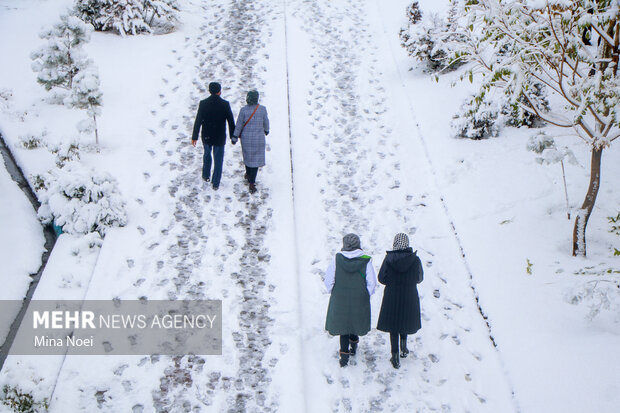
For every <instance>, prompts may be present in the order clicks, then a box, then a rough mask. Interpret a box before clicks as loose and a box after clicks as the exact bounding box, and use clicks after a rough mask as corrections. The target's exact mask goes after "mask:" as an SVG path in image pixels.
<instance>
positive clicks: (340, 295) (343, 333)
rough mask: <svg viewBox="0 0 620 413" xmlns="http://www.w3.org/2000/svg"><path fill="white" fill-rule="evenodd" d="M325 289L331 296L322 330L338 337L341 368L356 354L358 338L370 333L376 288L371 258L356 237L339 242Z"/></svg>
mask: <svg viewBox="0 0 620 413" xmlns="http://www.w3.org/2000/svg"><path fill="white" fill-rule="evenodd" d="M325 286H326V287H327V291H328V292H329V293H331V297H330V298H329V307H328V308H327V319H326V320H325V329H326V330H327V331H328V332H329V334H331V335H333V336H340V367H344V366H346V365H347V364H348V363H349V356H351V355H355V353H356V352H357V344H358V343H359V336H363V335H366V333H368V332H369V331H370V296H371V295H372V293H374V292H375V287H376V286H377V276H376V274H375V270H374V268H373V266H372V258H370V257H369V256H368V255H364V252H363V251H362V247H361V246H360V238H359V237H358V236H357V235H355V234H347V235H345V236H344V238H343V239H342V251H341V252H339V253H338V254H336V257H335V258H334V260H333V261H332V262H331V264H330V265H329V267H328V268H327V272H326V273H325Z"/></svg>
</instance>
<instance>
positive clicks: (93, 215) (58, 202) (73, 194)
mask: <svg viewBox="0 0 620 413" xmlns="http://www.w3.org/2000/svg"><path fill="white" fill-rule="evenodd" d="M40 179H41V182H40V183H39V185H37V187H38V188H39V191H38V195H39V199H40V201H41V207H40V208H39V212H38V214H39V218H40V219H41V221H42V222H43V223H50V222H51V221H52V220H53V221H54V222H55V224H56V225H58V226H60V227H61V228H62V230H63V231H64V232H67V233H70V234H88V233H91V232H98V233H99V234H100V235H101V236H104V235H105V233H106V232H107V231H108V230H109V229H110V228H113V227H122V226H125V225H126V224H127V214H126V212H125V202H124V201H123V199H122V197H121V195H120V193H119V191H118V186H117V183H116V181H115V180H114V178H112V177H111V176H110V175H109V174H106V173H102V172H98V171H95V170H92V169H86V168H84V166H82V165H81V164H79V163H77V162H70V163H68V164H67V165H66V166H65V167H64V168H62V169H55V170H54V171H52V172H50V173H48V174H46V175H44V176H42V177H40Z"/></svg>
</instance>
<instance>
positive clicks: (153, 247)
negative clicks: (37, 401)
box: [50, 0, 518, 413]
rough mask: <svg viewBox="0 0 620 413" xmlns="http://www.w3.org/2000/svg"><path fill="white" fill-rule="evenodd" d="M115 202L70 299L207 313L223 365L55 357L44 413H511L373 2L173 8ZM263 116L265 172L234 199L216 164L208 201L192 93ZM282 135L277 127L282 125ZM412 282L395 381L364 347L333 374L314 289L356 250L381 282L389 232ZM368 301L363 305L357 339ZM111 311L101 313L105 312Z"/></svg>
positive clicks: (221, 0) (197, 360)
mask: <svg viewBox="0 0 620 413" xmlns="http://www.w3.org/2000/svg"><path fill="white" fill-rule="evenodd" d="M187 7H188V8H190V10H189V13H187V15H188V17H189V16H190V15H191V16H193V17H192V19H191V20H190V21H188V22H186V23H185V27H184V30H185V33H186V37H185V38H184V39H182V40H183V41H182V42H181V43H180V44H178V46H177V47H176V48H175V50H174V51H173V53H172V55H171V56H170V62H169V63H168V65H167V72H166V73H165V74H163V75H162V76H163V77H162V82H161V88H160V91H159V100H158V101H156V102H154V103H153V105H152V107H151V108H150V109H149V111H150V117H151V119H150V123H151V124H152V128H151V129H150V130H149V131H145V135H147V136H148V137H149V144H148V145H147V148H146V151H145V152H144V156H143V158H141V159H137V160H136V161H135V168H136V175H137V176H139V181H140V183H141V185H140V189H138V190H136V193H135V194H133V195H134V199H132V200H131V202H130V206H129V208H130V211H131V213H130V215H131V217H130V218H133V219H130V221H131V223H130V225H129V227H127V228H125V229H121V230H118V231H115V232H112V233H111V234H110V235H108V237H107V238H106V241H105V244H104V247H103V248H102V251H101V254H100V257H99V259H98V264H97V268H96V270H95V274H94V275H93V277H92V282H91V284H90V285H89V286H88V288H87V291H86V293H85V298H86V299H110V298H115V297H118V298H121V299H138V298H140V299H150V300H153V299H182V298H205V299H222V300H223V314H224V320H223V326H224V331H223V343H224V345H223V355H222V356H221V357H218V356H208V357H201V356H185V357H174V358H173V357H156V356H151V357H103V356H102V357H100V358H99V357H88V358H85V357H76V356H71V355H69V356H67V357H66V359H65V360H64V361H63V363H62V367H61V369H60V371H59V373H58V381H57V384H56V386H55V387H54V388H53V396H52V398H51V408H50V410H51V411H52V412H67V411H98V410H99V409H100V410H102V411H110V412H117V411H118V412H120V411H123V412H125V411H131V412H134V413H140V412H182V411H188V412H190V411H197V412H198V411H230V412H245V411H248V412H254V411H260V412H270V411H282V412H289V411H307V412H327V411H333V412H345V411H351V412H362V411H374V412H382V411H400V412H411V411H443V412H449V411H452V412H461V411H472V412H486V411H488V412H510V411H516V410H518V409H517V407H516V402H515V401H514V400H513V398H512V395H511V386H510V380H509V378H508V377H507V376H506V374H505V372H504V369H503V367H502V363H501V361H500V359H499V356H498V353H497V351H496V350H495V349H494V348H493V345H492V342H491V340H490V339H489V331H488V328H487V326H486V324H485V322H484V320H483V318H482V316H481V314H480V312H479V310H478V307H477V304H476V300H475V297H474V294H473V292H472V289H471V285H470V278H469V273H468V271H467V269H466V267H465V264H464V262H463V260H462V256H461V251H460V249H459V246H458V243H457V242H456V239H455V237H454V234H453V232H452V229H451V227H450V220H449V218H448V217H447V215H446V212H445V210H444V208H443V206H442V204H441V201H440V199H441V193H439V191H438V190H437V188H436V186H435V185H434V181H433V179H432V171H431V169H430V166H429V163H428V159H427V158H426V156H425V154H424V151H423V149H422V146H421V140H420V136H418V130H417V129H416V127H415V123H414V122H413V120H412V119H411V117H410V115H411V114H410V110H411V109H410V105H408V104H407V99H409V98H411V97H408V96H405V94H404V91H403V90H402V88H401V84H402V81H401V79H400V78H399V75H398V72H397V71H396V69H393V66H394V65H393V64H392V63H393V58H392V56H391V54H390V53H391V52H390V50H391V49H390V47H391V43H390V42H392V41H393V39H389V38H387V37H386V35H385V33H384V28H383V26H382V24H381V19H380V18H378V17H380V15H381V13H380V9H379V7H380V2H378V1H375V0H362V1H353V0H341V1H337V2H334V1H319V0H282V1H279V2H273V1H269V0H258V1H252V2H247V1H242V0H214V1H210V2H200V1H197V0H196V1H193V2H188V6H187ZM213 80H218V81H221V82H222V85H223V93H222V95H223V97H224V98H226V99H228V100H229V101H230V102H231V105H232V106H233V111H234V112H235V115H236V113H237V112H238V109H239V108H240V107H241V105H242V104H243V102H244V98H245V93H246V91H247V90H249V89H250V88H257V89H258V90H259V91H260V92H261V103H263V104H265V105H266V107H267V109H268V110H269V114H270V118H271V124H272V133H271V134H270V135H269V137H268V142H269V147H268V154H267V163H268V166H267V167H265V168H263V169H262V170H261V171H260V173H259V177H258V179H259V192H258V193H257V194H256V195H254V196H249V195H248V193H247V190H246V186H245V184H244V182H243V170H242V162H241V154H240V148H238V147H233V146H231V145H230V144H228V145H227V146H226V156H225V168H224V176H223V180H222V185H221V187H220V190H219V191H218V192H214V191H213V190H212V189H211V187H210V186H208V185H206V184H204V183H203V182H202V180H201V179H200V166H201V162H202V159H201V155H202V148H198V149H194V148H192V147H191V145H190V141H189V139H190V135H189V134H190V132H191V127H192V122H193V116H194V112H195V108H196V106H197V103H198V101H199V100H200V99H201V98H204V96H205V95H206V85H207V84H208V83H209V82H210V81H213ZM289 121H290V125H289ZM402 231H405V232H408V233H409V234H410V236H411V239H412V243H413V245H414V248H415V249H418V251H419V255H420V256H421V258H422V260H423V262H424V264H425V271H426V274H425V281H424V283H423V284H421V286H420V295H421V299H422V310H423V329H422V330H421V331H420V332H419V333H418V334H416V336H415V337H411V338H410V348H411V349H412V355H411V356H410V358H408V359H406V360H403V362H402V367H401V369H400V370H394V369H392V367H391V365H390V364H389V362H388V358H389V339H388V337H387V335H386V334H384V333H380V332H377V331H374V330H373V331H372V332H371V333H370V334H369V335H367V336H365V337H363V338H362V340H361V344H360V349H359V351H358V355H357V356H355V358H354V359H353V360H352V362H351V365H350V366H349V367H347V368H346V369H341V368H339V366H338V363H337V347H338V344H337V340H336V339H333V338H330V337H329V336H328V335H327V333H326V332H325V331H324V329H323V325H324V316H325V310H326V307H327V301H328V295H326V294H324V293H323V292H324V287H323V286H322V280H321V276H322V273H323V271H324V269H325V268H326V266H327V264H328V262H329V260H331V258H332V257H333V254H334V253H335V252H336V251H337V250H339V249H340V243H341V237H342V235H344V234H345V233H347V232H356V233H358V234H359V235H360V237H361V239H362V246H363V247H364V248H365V249H366V252H367V253H368V254H370V255H371V256H373V257H374V264H375V268H376V269H377V271H378V269H379V266H380V264H381V261H382V259H383V253H384V251H385V250H387V249H390V247H391V240H392V237H393V235H394V234H395V233H397V232H402ZM382 292H383V290H382V288H379V289H378V290H377V292H376V294H375V295H374V296H373V297H372V309H373V314H372V317H373V326H374V325H376V319H377V316H378V314H377V312H378V309H379V307H380V303H381V296H382ZM110 294H111V295H112V296H109V295H110Z"/></svg>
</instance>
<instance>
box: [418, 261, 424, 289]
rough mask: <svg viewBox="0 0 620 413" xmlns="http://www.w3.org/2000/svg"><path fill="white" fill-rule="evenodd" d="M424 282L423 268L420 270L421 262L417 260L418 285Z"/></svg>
mask: <svg viewBox="0 0 620 413" xmlns="http://www.w3.org/2000/svg"><path fill="white" fill-rule="evenodd" d="M423 280H424V268H422V261H421V260H420V259H419V258H418V284H420V283H421V282H422V281H423Z"/></svg>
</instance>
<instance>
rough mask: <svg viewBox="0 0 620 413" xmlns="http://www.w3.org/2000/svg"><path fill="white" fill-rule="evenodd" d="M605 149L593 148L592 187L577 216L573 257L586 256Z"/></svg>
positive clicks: (591, 162)
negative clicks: (587, 235)
mask: <svg viewBox="0 0 620 413" xmlns="http://www.w3.org/2000/svg"><path fill="white" fill-rule="evenodd" d="M602 155H603V147H602V146H601V147H596V146H595V147H593V148H592V159H591V161H590V186H589V187H588V192H587V193H586V198H585V199H584V200H583V205H581V209H580V210H579V211H577V214H576V215H575V227H574V229H573V256H577V255H580V256H583V257H585V256H586V226H587V225H588V219H589V218H590V214H591V213H592V209H593V208H594V203H595V202H596V196H597V195H598V189H599V187H600V184H601V158H602Z"/></svg>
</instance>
